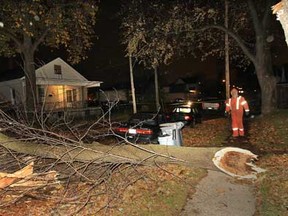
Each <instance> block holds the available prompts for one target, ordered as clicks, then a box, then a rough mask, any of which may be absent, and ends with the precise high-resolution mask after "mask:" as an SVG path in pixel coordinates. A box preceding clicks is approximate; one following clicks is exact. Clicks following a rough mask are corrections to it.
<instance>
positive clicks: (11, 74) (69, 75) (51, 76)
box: [0, 58, 102, 87]
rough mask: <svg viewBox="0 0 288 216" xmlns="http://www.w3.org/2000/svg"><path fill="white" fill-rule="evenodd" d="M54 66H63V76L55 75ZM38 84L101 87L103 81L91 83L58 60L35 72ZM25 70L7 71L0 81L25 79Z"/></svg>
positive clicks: (0, 76)
mask: <svg viewBox="0 0 288 216" xmlns="http://www.w3.org/2000/svg"><path fill="white" fill-rule="evenodd" d="M54 65H60V66H61V69H62V70H61V74H60V75H59V74H55V71H54ZM35 73H36V84H38V85H74V86H86V87H99V86H100V84H101V83H102V82H101V81H89V80H87V79H86V78H85V77H84V76H82V75H81V74H80V73H79V72H77V71H76V70H75V69H74V68H73V67H72V66H70V65H69V64H67V63H66V62H65V61H63V60H62V59H61V58H56V59H54V60H52V61H50V62H49V63H47V64H45V65H43V66H42V67H39V68H38V69H36V71H35ZM24 78H25V76H24V71H23V69H22V70H21V69H17V70H10V71H5V72H4V73H1V74H0V81H8V80H13V79H24Z"/></svg>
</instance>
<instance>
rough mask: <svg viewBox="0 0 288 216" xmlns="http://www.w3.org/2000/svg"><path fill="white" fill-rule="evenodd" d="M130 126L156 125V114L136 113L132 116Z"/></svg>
mask: <svg viewBox="0 0 288 216" xmlns="http://www.w3.org/2000/svg"><path fill="white" fill-rule="evenodd" d="M129 123H130V124H139V123H142V124H146V125H157V118H156V114H151V113H136V114H134V115H133V116H132V117H131V118H130V120H129Z"/></svg>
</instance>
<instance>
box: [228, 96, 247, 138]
mask: <svg viewBox="0 0 288 216" xmlns="http://www.w3.org/2000/svg"><path fill="white" fill-rule="evenodd" d="M243 109H244V110H245V112H246V113H249V106H248V103H247V101H246V100H245V98H244V97H242V96H238V97H236V98H234V97H231V98H229V99H228V100H226V109H225V111H226V112H227V113H231V119H232V131H233V137H238V136H239V135H240V136H244V127H243Z"/></svg>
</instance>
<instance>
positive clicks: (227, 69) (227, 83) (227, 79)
mask: <svg viewBox="0 0 288 216" xmlns="http://www.w3.org/2000/svg"><path fill="white" fill-rule="evenodd" d="M228 9H229V8H228V0H225V27H226V28H227V29H228ZM225 90H226V99H228V98H230V67H229V38H228V34H227V33H225Z"/></svg>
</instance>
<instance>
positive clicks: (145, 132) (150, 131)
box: [136, 129, 153, 135]
mask: <svg viewBox="0 0 288 216" xmlns="http://www.w3.org/2000/svg"><path fill="white" fill-rule="evenodd" d="M136 133H137V134H146V135H151V134H153V131H152V130H150V129H137V130H136Z"/></svg>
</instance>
